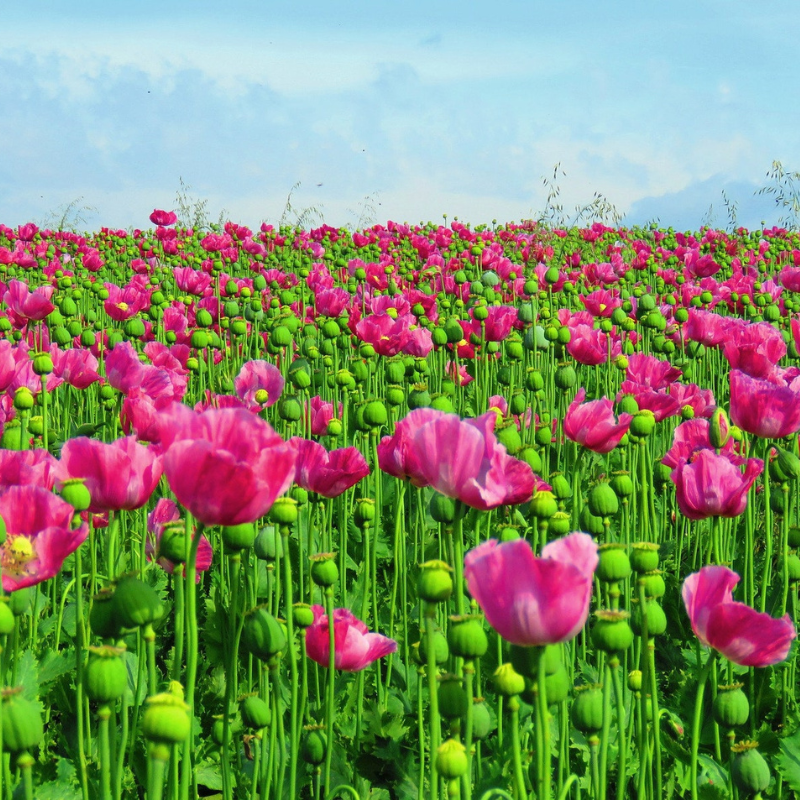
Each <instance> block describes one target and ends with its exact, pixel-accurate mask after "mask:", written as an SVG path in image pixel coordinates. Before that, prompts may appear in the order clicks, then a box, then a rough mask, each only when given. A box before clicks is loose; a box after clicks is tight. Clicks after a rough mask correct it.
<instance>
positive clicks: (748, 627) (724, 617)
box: [682, 566, 797, 667]
mask: <svg viewBox="0 0 800 800" xmlns="http://www.w3.org/2000/svg"><path fill="white" fill-rule="evenodd" d="M737 583H739V576H738V575H737V574H736V573H735V572H733V571H732V570H730V569H728V568H727V567H719V566H710V567H703V568H702V569H701V570H700V571H699V572H695V573H693V574H692V575H690V576H689V577H688V578H687V579H686V580H685V581H684V582H683V592H682V594H683V604H684V606H685V607H686V613H687V614H688V615H689V620H690V621H691V624H692V630H693V631H694V634H695V636H697V638H698V639H699V640H700V643H701V644H703V645H705V646H706V647H713V648H714V650H716V651H718V652H719V653H722V655H723V656H725V658H727V659H728V660H729V661H733V663H734V664H741V665H742V666H744V667H768V666H770V665H771V664H777V663H779V662H781V661H783V660H784V659H785V658H786V656H787V655H788V654H789V648H790V647H791V645H792V641H793V640H794V638H795V637H796V636H797V632H796V631H795V628H794V625H793V624H792V618H791V617H790V616H789V614H786V615H785V616H784V617H782V618H781V619H775V618H774V617H771V616H770V615H769V614H761V613H759V612H758V611H755V610H754V609H752V608H750V606H747V605H745V604H744V603H738V602H736V601H735V600H734V599H733V587H734V586H736V584H737Z"/></svg>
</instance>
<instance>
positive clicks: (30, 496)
mask: <svg viewBox="0 0 800 800" xmlns="http://www.w3.org/2000/svg"><path fill="white" fill-rule="evenodd" d="M74 513H75V511H74V509H73V508H72V506H71V505H70V504H69V503H67V502H65V501H64V500H62V499H61V498H60V497H56V496H55V495H54V494H52V492H48V491H47V489H43V488H42V487H40V486H11V487H9V488H8V489H6V490H5V491H4V492H3V493H2V494H0V517H2V519H3V522H5V527H6V540H5V542H4V543H3V545H2V548H0V563H2V570H3V589H4V590H5V591H6V592H13V591H16V590H17V589H24V588H25V587H26V586H35V585H36V584H37V583H41V582H42V581H46V580H47V579H48V578H52V577H53V576H54V575H57V574H58V571H59V570H60V569H61V566H62V564H63V563H64V559H65V558H66V557H67V556H68V555H69V554H70V553H74V552H75V550H77V549H78V547H79V546H80V545H81V542H83V541H84V539H86V536H87V535H88V533H89V529H88V528H87V526H86V524H85V523H81V525H80V526H79V527H77V528H75V529H73V528H72V517H73V515H74Z"/></svg>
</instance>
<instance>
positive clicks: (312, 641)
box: [306, 606, 397, 672]
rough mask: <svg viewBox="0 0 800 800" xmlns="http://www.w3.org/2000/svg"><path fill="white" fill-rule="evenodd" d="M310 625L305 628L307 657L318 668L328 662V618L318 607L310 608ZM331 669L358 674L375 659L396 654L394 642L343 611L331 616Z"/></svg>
mask: <svg viewBox="0 0 800 800" xmlns="http://www.w3.org/2000/svg"><path fill="white" fill-rule="evenodd" d="M311 608H312V610H313V612H314V623H313V625H311V626H310V627H308V628H306V652H307V653H308V657H309V658H310V659H311V660H312V661H315V662H316V663H317V664H319V665H320V666H322V667H327V666H328V661H329V659H330V652H331V647H330V633H329V630H328V617H327V616H326V614H325V610H324V609H323V608H322V606H312V607H311ZM333 648H334V661H333V664H334V667H335V668H336V669H341V670H344V671H345V672H360V671H361V670H362V669H364V668H366V667H368V666H369V665H370V664H372V663H373V662H375V661H377V660H378V659H379V658H383V657H384V656H387V655H389V653H394V652H396V651H397V642H395V641H394V639H389V638H388V637H386V636H382V635H381V634H379V633H369V628H367V626H366V625H365V624H364V623H363V622H361V620H359V619H357V618H356V617H355V616H354V615H353V614H352V612H350V611H348V609H346V608H337V609H334V612H333Z"/></svg>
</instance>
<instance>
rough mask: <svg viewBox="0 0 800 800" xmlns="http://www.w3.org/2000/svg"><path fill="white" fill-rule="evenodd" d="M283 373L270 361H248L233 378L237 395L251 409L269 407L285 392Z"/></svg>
mask: <svg viewBox="0 0 800 800" xmlns="http://www.w3.org/2000/svg"><path fill="white" fill-rule="evenodd" d="M283 385H284V380H283V375H281V371H280V370H279V369H278V368H277V367H276V366H275V365H274V364H270V363H269V361H247V362H245V363H244V364H243V365H242V368H241V369H240V370H239V374H238V375H237V376H236V377H235V378H234V380H233V387H234V389H235V390H236V396H237V397H238V398H239V399H240V400H241V401H242V402H243V403H244V404H245V405H246V406H247V407H248V408H251V409H259V410H260V409H262V408H268V407H269V406H273V405H275V403H277V402H278V400H279V398H280V396H281V392H283Z"/></svg>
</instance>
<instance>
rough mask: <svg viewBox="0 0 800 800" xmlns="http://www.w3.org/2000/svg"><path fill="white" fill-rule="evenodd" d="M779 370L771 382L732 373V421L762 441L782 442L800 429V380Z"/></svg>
mask: <svg viewBox="0 0 800 800" xmlns="http://www.w3.org/2000/svg"><path fill="white" fill-rule="evenodd" d="M788 378H791V374H790V373H786V378H784V374H783V373H779V372H778V371H777V370H776V371H775V373H773V376H772V377H771V378H770V379H769V380H762V379H759V378H753V377H751V376H750V375H748V374H747V373H745V372H742V371H741V370H738V369H735V370H732V371H731V375H730V381H731V420H732V421H733V424H734V425H738V426H739V427H740V428H741V429H742V430H743V431H747V433H752V434H753V435H755V436H760V437H761V438H762V439H782V438H783V437H784V436H789V435H790V434H792V433H796V432H797V431H798V430H800V378H793V379H791V380H788V382H787V379H788Z"/></svg>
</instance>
